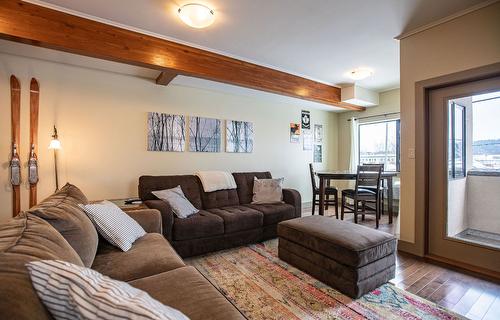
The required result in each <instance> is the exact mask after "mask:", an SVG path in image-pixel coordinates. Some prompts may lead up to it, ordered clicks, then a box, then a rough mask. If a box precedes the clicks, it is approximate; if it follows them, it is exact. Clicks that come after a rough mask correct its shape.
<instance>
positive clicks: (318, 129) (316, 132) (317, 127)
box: [314, 124, 323, 144]
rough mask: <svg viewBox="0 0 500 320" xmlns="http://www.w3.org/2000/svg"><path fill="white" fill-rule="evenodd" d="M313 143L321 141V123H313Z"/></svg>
mask: <svg viewBox="0 0 500 320" xmlns="http://www.w3.org/2000/svg"><path fill="white" fill-rule="evenodd" d="M314 143H318V144H321V143H323V125H322V124H315V125H314Z"/></svg>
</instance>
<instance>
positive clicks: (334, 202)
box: [309, 163, 339, 219]
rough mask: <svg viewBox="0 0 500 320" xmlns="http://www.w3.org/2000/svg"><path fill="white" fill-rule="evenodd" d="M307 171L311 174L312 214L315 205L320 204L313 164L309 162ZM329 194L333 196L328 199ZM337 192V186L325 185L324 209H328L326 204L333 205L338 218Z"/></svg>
mask: <svg viewBox="0 0 500 320" xmlns="http://www.w3.org/2000/svg"><path fill="white" fill-rule="evenodd" d="M309 172H310V174H311V185H312V194H313V198H312V214H313V215H314V211H315V209H316V205H318V206H319V205H320V203H319V187H318V186H317V185H316V174H315V173H314V167H313V164H312V163H310V164H309ZM330 196H333V199H330ZM338 203H339V193H338V191H337V188H335V187H331V186H329V185H327V186H326V187H325V209H326V210H328V206H334V207H335V217H336V218H337V219H338V218H339V206H338Z"/></svg>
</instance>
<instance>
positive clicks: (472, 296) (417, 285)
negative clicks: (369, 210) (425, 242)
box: [302, 207, 500, 320]
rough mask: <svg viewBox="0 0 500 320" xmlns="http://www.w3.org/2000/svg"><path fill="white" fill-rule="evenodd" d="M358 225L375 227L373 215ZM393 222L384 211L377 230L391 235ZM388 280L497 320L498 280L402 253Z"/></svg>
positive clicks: (475, 318) (477, 319)
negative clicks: (466, 272) (392, 275)
mask: <svg viewBox="0 0 500 320" xmlns="http://www.w3.org/2000/svg"><path fill="white" fill-rule="evenodd" d="M317 211H318V210H317V209H316V214H317ZM339 212H340V210H339ZM302 215H303V216H306V215H311V208H310V207H305V208H303V210H302ZM326 215H327V216H331V215H334V212H333V209H331V208H330V210H328V211H326ZM345 220H347V221H353V215H352V214H347V215H346V218H345ZM360 220H361V219H360ZM360 224H362V225H366V226H368V227H372V228H375V219H374V216H373V215H366V218H365V221H360ZM396 225H397V218H395V219H394V222H393V224H392V225H390V224H389V223H388V217H387V214H386V215H384V216H382V219H381V221H380V227H379V230H381V231H385V232H388V233H392V234H394V227H395V226H396ZM390 282H391V283H393V284H394V285H395V286H397V287H398V288H401V289H404V290H407V291H409V292H411V293H414V294H416V295H418V296H420V297H422V298H425V299H427V300H430V301H433V302H435V303H437V304H439V305H441V306H443V307H445V308H448V309H450V310H453V311H455V312H456V313H458V314H461V315H463V316H465V317H467V318H470V319H472V320H499V319H500V285H499V284H497V283H494V282H490V281H487V280H483V279H481V278H478V277H474V276H471V275H468V274H465V273H461V272H459V271H455V270H452V269H447V268H445V267H442V266H438V265H435V264H432V263H429V262H426V261H423V260H421V259H418V258H416V257H413V256H411V255H408V254H405V253H403V252H398V255H397V259H396V277H395V278H394V279H392V280H391V281H390Z"/></svg>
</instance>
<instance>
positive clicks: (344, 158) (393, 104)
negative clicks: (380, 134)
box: [338, 89, 399, 170]
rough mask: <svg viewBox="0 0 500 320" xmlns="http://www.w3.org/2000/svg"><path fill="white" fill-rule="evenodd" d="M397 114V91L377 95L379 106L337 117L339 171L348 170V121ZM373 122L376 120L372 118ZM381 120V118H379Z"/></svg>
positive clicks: (341, 114) (349, 131) (349, 140)
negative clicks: (353, 118)
mask: <svg viewBox="0 0 500 320" xmlns="http://www.w3.org/2000/svg"><path fill="white" fill-rule="evenodd" d="M392 112H399V89H394V90H389V91H385V92H381V93H380V95H379V105H378V106H376V107H370V108H367V109H366V111H363V112H355V111H353V112H343V113H340V114H339V116H338V122H339V123H338V128H339V149H338V150H339V151H338V152H339V156H338V157H339V159H338V163H339V169H342V170H347V169H349V162H350V154H351V125H350V122H349V121H347V120H348V119H350V118H352V117H355V118H361V117H368V116H376V115H381V114H385V113H392ZM374 119H375V120H376V119H377V118H374ZM381 119H383V118H381Z"/></svg>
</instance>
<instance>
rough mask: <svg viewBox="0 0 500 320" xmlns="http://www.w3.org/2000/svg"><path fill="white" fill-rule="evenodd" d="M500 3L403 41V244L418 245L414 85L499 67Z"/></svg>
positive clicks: (401, 42) (401, 68) (401, 51)
mask: <svg viewBox="0 0 500 320" xmlns="http://www.w3.org/2000/svg"><path fill="white" fill-rule="evenodd" d="M499 30H500V3H495V4H493V5H490V6H488V7H485V8H483V9H480V10H478V11H475V12H472V13H469V14H467V15H465V16H462V17H460V18H457V19H454V20H451V21H448V22H446V23H444V24H441V25H438V26H436V27H433V28H431V29H428V30H426V31H423V32H420V33H417V34H414V35H412V36H410V37H407V38H404V39H402V40H401V41H400V60H401V61H400V70H401V83H400V84H401V130H402V131H401V138H402V141H401V142H402V148H401V169H402V172H401V222H400V226H401V240H404V241H407V242H410V243H413V242H414V241H415V206H416V203H415V177H416V175H419V174H423V173H422V172H415V160H414V159H410V158H409V157H408V153H409V152H408V151H409V149H411V148H415V134H418V135H421V134H422V133H421V132H415V123H416V120H415V119H416V114H415V83H416V82H417V81H421V80H425V79H430V78H434V77H438V76H442V75H447V74H450V73H454V72H458V71H462V70H467V69H471V68H475V67H480V66H484V65H488V64H492V63H496V62H499V61H500V36H499Z"/></svg>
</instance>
